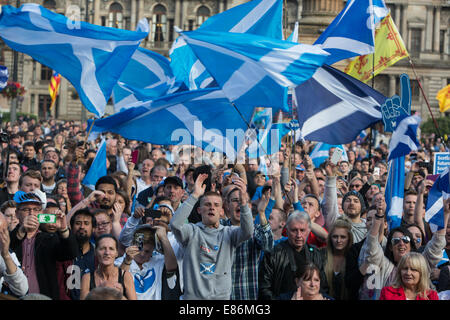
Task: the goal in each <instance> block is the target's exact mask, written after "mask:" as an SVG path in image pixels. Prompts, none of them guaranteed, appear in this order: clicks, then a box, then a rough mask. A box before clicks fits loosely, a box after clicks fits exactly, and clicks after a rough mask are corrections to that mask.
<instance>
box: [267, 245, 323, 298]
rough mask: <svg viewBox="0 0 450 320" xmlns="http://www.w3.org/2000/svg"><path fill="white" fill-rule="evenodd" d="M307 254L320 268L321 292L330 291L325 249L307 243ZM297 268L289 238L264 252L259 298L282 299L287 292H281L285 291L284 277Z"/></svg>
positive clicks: (307, 257)
mask: <svg viewBox="0 0 450 320" xmlns="http://www.w3.org/2000/svg"><path fill="white" fill-rule="evenodd" d="M305 256H306V260H307V261H308V262H312V263H314V264H315V265H316V266H317V267H318V268H319V270H320V287H321V292H323V293H328V284H327V280H326V276H325V271H324V264H325V251H324V250H322V251H321V250H319V249H317V248H316V247H315V246H313V245H308V244H305ZM296 270H297V266H296V264H295V258H294V249H293V248H292V247H291V246H290V245H289V243H288V240H285V241H283V242H280V243H279V244H278V245H276V246H275V248H274V249H273V252H270V253H269V252H266V253H264V257H263V261H262V262H261V266H260V269H259V275H258V278H259V281H258V282H259V299H260V300H275V299H280V296H281V295H282V294H283V293H285V292H281V291H284V290H283V289H282V279H283V278H284V276H285V275H286V273H288V272H289V273H290V274H294V273H295V271H296ZM292 284H293V285H294V286H295V281H294V279H292ZM284 285H286V284H284ZM292 289H295V288H291V290H292ZM291 290H288V291H291Z"/></svg>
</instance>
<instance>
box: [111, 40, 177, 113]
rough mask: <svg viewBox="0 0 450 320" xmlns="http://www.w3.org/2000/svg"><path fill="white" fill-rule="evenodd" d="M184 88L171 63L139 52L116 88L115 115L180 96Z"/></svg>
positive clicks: (151, 52) (146, 52)
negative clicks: (174, 94)
mask: <svg viewBox="0 0 450 320" xmlns="http://www.w3.org/2000/svg"><path fill="white" fill-rule="evenodd" d="M181 87H182V83H179V82H177V81H176V80H175V76H174V75H173V73H172V69H171V68H170V61H169V59H167V58H166V57H164V56H162V55H160V54H159V53H156V52H153V51H150V50H147V49H145V48H138V49H137V50H136V51H135V52H134V54H133V56H132V57H131V60H130V62H129V63H128V65H127V66H126V68H125V70H124V71H123V72H122V75H121V76H120V79H119V82H118V83H117V85H116V86H115V87H114V91H113V97H114V111H115V112H119V111H120V110H122V109H126V108H129V107H132V106H137V105H140V104H142V103H144V102H146V101H148V100H152V99H155V98H159V97H161V96H164V95H167V94H170V93H173V92H176V91H177V90H179V89H180V88H181Z"/></svg>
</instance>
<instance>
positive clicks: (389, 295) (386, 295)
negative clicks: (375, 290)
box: [379, 287, 439, 300]
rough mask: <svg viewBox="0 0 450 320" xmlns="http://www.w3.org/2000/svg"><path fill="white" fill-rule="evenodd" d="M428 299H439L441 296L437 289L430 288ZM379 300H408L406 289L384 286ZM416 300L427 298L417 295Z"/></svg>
mask: <svg viewBox="0 0 450 320" xmlns="http://www.w3.org/2000/svg"><path fill="white" fill-rule="evenodd" d="M427 296H428V300H439V296H438V294H437V292H436V291H434V290H428V292H427ZM379 300H406V296H405V291H404V290H403V288H402V287H400V288H394V287H384V288H383V289H381V294H380V299H379ZM416 300H426V299H424V298H423V297H422V296H420V295H417V297H416Z"/></svg>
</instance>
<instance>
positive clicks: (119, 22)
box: [108, 2, 123, 29]
mask: <svg viewBox="0 0 450 320" xmlns="http://www.w3.org/2000/svg"><path fill="white" fill-rule="evenodd" d="M122 12H123V8H122V5H121V4H120V3H117V2H114V3H113V4H111V6H110V7H109V21H108V27H112V28H117V29H123V13H122Z"/></svg>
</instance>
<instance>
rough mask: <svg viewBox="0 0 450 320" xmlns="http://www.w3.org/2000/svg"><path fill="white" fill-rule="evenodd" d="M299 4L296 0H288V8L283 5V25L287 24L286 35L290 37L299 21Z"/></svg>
mask: <svg viewBox="0 0 450 320" xmlns="http://www.w3.org/2000/svg"><path fill="white" fill-rule="evenodd" d="M297 11H298V4H297V1H295V0H288V1H287V8H286V9H285V8H284V6H283V22H282V23H283V26H286V34H285V35H286V37H289V36H290V35H291V33H292V31H294V27H295V22H296V21H297Z"/></svg>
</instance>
